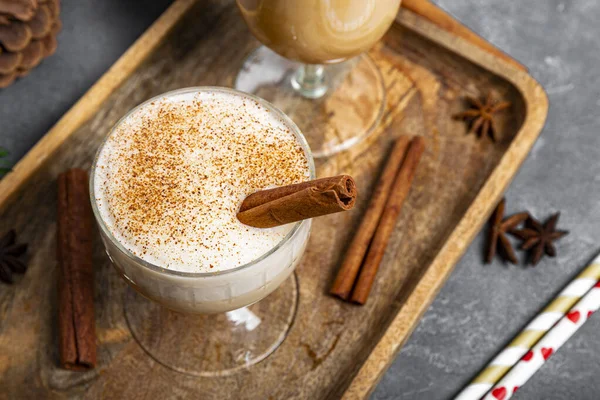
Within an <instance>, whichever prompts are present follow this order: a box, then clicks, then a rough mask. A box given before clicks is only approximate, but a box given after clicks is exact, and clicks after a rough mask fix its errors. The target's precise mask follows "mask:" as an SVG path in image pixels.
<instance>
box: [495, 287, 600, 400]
mask: <svg viewBox="0 0 600 400" xmlns="http://www.w3.org/2000/svg"><path fill="white" fill-rule="evenodd" d="M598 308H600V282H598V283H596V286H594V288H592V290H590V291H589V292H588V293H587V294H586V295H585V296H583V298H582V299H581V300H580V301H579V302H578V303H577V304H576V305H575V306H574V307H573V308H571V310H570V311H569V312H568V313H567V314H566V315H565V316H564V317H563V318H562V319H561V320H560V321H559V322H558V323H557V324H556V325H555V326H554V327H553V328H552V329H551V330H550V331H549V332H548V333H547V334H546V335H545V336H544V337H543V338H542V339H540V341H539V342H538V343H537V344H536V345H535V346H534V347H533V348H532V349H531V350H530V351H528V352H527V353H526V354H525V355H524V356H523V358H521V361H519V362H518V363H517V365H515V366H514V368H513V369H511V370H510V372H509V373H507V374H506V375H505V376H504V378H502V379H501V380H500V382H498V383H497V384H496V385H495V386H494V388H493V389H492V390H491V391H490V393H488V395H487V396H485V399H484V400H507V399H510V398H511V397H512V395H513V394H514V393H515V392H516V391H517V389H519V388H520V387H521V386H523V384H524V383H525V382H527V381H528V380H529V378H531V376H532V375H533V374H535V372H536V371H537V370H538V369H540V368H541V367H542V365H544V363H545V362H546V361H547V360H548V359H549V358H550V357H551V356H552V355H553V354H554V353H556V351H557V350H558V349H559V348H560V347H561V346H562V345H563V344H564V343H565V342H566V341H567V340H568V339H569V338H570V337H571V336H573V334H574V333H575V332H577V330H578V329H579V328H580V327H581V326H582V325H583V324H585V321H587V320H588V318H590V317H591V316H592V314H593V313H594V312H595V311H597V310H598Z"/></svg>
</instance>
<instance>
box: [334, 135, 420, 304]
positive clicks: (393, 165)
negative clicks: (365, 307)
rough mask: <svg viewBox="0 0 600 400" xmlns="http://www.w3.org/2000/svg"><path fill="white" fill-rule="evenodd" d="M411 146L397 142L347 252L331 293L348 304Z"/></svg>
mask: <svg viewBox="0 0 600 400" xmlns="http://www.w3.org/2000/svg"><path fill="white" fill-rule="evenodd" d="M409 143H410V138H409V137H408V136H401V137H400V138H398V139H397V140H396V142H395V144H394V146H393V148H392V151H391V152H390V155H389V157H388V160H387V162H386V164H385V167H384V168H383V172H382V173H381V177H380V178H379V181H378V182H377V186H376V187H375V190H374V192H373V195H372V197H371V201H370V203H369V206H368V208H367V210H366V212H365V215H364V217H363V219H362V221H361V223H360V226H359V227H358V230H357V231H356V234H355V235H354V238H353V239H352V243H350V246H349V247H348V252H347V253H346V256H345V258H344V261H343V262H342V266H341V267H340V269H339V271H338V274H337V276H336V278H335V281H334V283H333V286H332V287H331V290H330V293H331V294H332V295H334V296H338V297H340V298H342V299H344V300H348V298H349V297H350V293H351V292H352V288H353V287H354V283H355V282H356V276H357V275H358V271H359V270H360V266H361V264H362V262H363V260H364V258H365V254H366V253H367V250H368V248H369V244H370V243H371V240H372V239H373V234H374V233H375V229H377V224H378V223H379V220H380V218H381V214H382V213H383V209H384V207H385V203H386V201H387V199H388V197H389V195H390V191H391V189H392V184H393V183H394V178H395V177H396V175H397V174H398V170H399V169H400V165H402V161H403V160H404V156H405V154H406V149H407V148H408V145H409Z"/></svg>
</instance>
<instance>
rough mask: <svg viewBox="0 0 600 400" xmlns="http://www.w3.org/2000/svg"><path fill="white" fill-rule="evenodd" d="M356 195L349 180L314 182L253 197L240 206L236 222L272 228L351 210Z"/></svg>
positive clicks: (340, 176) (332, 179)
mask: <svg viewBox="0 0 600 400" xmlns="http://www.w3.org/2000/svg"><path fill="white" fill-rule="evenodd" d="M356 195H357V191H356V184H355V183H354V179H352V177H351V176H348V175H339V176H333V177H329V178H322V179H316V180H313V181H309V182H302V183H298V184H295V185H289V186H282V187H278V188H274V189H267V190H261V191H259V192H256V193H253V194H251V195H249V196H248V197H246V199H244V201H243V202H242V205H241V207H240V210H239V212H238V214H237V218H238V219H239V220H240V222H242V223H243V224H246V225H250V226H254V227H256V228H272V227H274V226H279V225H285V224H289V223H291V222H296V221H300V220H303V219H308V218H314V217H319V216H322V215H326V214H332V213H336V212H340V211H347V210H350V209H352V208H353V207H354V203H355V202H356Z"/></svg>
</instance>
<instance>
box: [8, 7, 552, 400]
mask: <svg viewBox="0 0 600 400" xmlns="http://www.w3.org/2000/svg"><path fill="white" fill-rule="evenodd" d="M195 2H196V0H176V1H175V2H174V3H173V4H172V5H171V6H169V8H168V9H167V10H166V11H165V12H164V13H163V14H162V15H161V16H160V17H159V18H158V19H157V20H156V21H155V22H154V23H153V24H152V25H151V26H150V27H149V28H148V29H147V30H146V31H145V32H144V33H143V34H142V36H140V37H139V38H138V39H137V40H136V41H135V42H134V43H133V44H132V45H131V46H130V47H129V49H128V50H127V51H126V52H125V53H124V54H123V55H122V56H121V57H120V58H119V59H118V60H117V61H116V62H115V63H114V64H113V65H112V67H111V68H109V70H108V71H107V72H106V73H104V75H102V77H101V78H100V79H99V80H98V81H96V83H95V84H94V85H92V86H91V87H90V89H88V91H87V92H86V93H85V94H84V95H83V96H82V97H81V98H80V99H79V100H78V101H77V102H76V103H75V104H74V105H73V106H72V107H71V108H70V109H69V110H68V111H67V112H66V113H65V114H64V115H63V116H62V117H61V119H60V120H59V121H58V122H57V123H56V124H55V125H54V126H53V127H52V128H51V129H50V130H49V131H48V132H47V133H46V135H44V136H43V137H42V139H40V140H39V141H38V143H37V144H36V145H35V146H34V147H33V148H32V149H31V150H30V151H29V152H28V153H27V154H26V155H25V156H24V157H23V158H22V159H21V160H20V161H19V162H18V163H17V164H16V166H15V167H14V169H13V171H12V172H11V173H10V174H8V175H6V176H5V177H4V178H3V179H2V180H1V181H0V212H2V211H4V209H5V208H6V207H7V206H8V204H9V203H10V202H11V200H12V199H13V198H14V196H16V195H17V193H18V191H19V188H20V187H21V186H22V185H23V184H25V183H26V182H27V181H28V180H29V179H30V178H31V177H32V176H33V175H34V174H35V172H36V171H37V170H38V169H39V168H41V167H42V166H43V165H44V164H45V163H46V162H47V160H48V158H49V157H50V156H51V155H52V154H53V153H54V152H55V151H56V150H57V149H58V148H59V147H60V145H61V144H62V143H63V142H64V141H65V140H66V139H68V138H69V137H70V136H71V135H72V134H73V133H74V132H75V131H77V129H78V128H79V127H81V125H83V124H84V123H85V122H86V121H87V120H88V119H89V118H90V117H92V116H93V114H94V113H95V112H96V111H97V110H98V109H99V108H100V106H101V105H102V104H103V103H104V102H105V101H106V99H107V98H108V97H109V96H110V95H111V94H112V93H113V92H114V91H115V90H116V89H117V88H118V87H119V86H121V84H122V83H123V82H124V81H125V80H126V79H127V78H128V77H129V76H130V75H131V74H132V73H133V72H134V71H135V70H136V69H137V68H138V67H139V66H140V65H141V64H142V63H143V62H144V61H145V59H146V58H147V57H148V56H149V55H151V54H152V52H153V51H154V50H155V49H156V48H157V47H158V46H159V44H160V43H161V42H162V41H163V40H164V38H165V37H166V36H167V34H168V33H169V32H170V31H171V29H172V28H173V27H174V26H175V25H176V24H177V23H178V22H179V21H180V20H181V18H182V17H183V16H184V15H185V14H186V12H187V11H189V10H190V9H191V7H192V6H193V5H194V4H195ZM399 15H402V24H403V25H405V26H407V27H409V28H410V29H411V30H414V31H415V32H417V33H419V34H420V35H422V36H424V37H426V38H428V39H430V40H432V41H434V42H435V43H438V44H440V45H442V46H443V47H446V48H447V49H449V50H450V51H452V52H454V53H456V54H458V55H460V56H461V57H463V58H465V59H468V60H469V61H471V62H472V63H474V64H477V65H479V66H481V67H483V68H485V69H487V70H489V71H490V72H492V73H494V74H496V75H498V76H500V77H501V78H504V79H506V80H507V81H509V82H510V83H512V84H513V85H514V86H515V87H516V88H517V89H518V90H519V91H520V92H521V94H522V96H523V98H524V99H525V103H526V106H527V114H526V118H525V121H524V123H523V125H522V127H521V129H520V130H519V132H518V133H517V135H516V136H515V138H514V140H513V142H512V143H511V144H510V146H509V148H508V149H507V151H506V153H505V154H504V155H503V156H502V158H501V160H500V162H499V163H498V165H497V166H496V168H495V169H494V170H493V171H492V174H491V175H490V177H489V179H488V180H487V182H486V183H485V184H484V186H483V187H482V189H481V190H480V192H479V194H478V195H477V197H476V198H475V200H474V201H473V203H472V204H471V205H470V206H469V208H468V210H467V212H466V213H465V215H464V217H463V218H462V219H461V221H460V222H459V223H458V225H457V226H456V227H455V229H454V230H453V232H452V233H451V234H450V236H449V237H448V239H447V240H446V243H445V244H444V246H443V247H442V249H441V250H440V251H439V253H438V254H437V256H436V257H435V259H434V261H433V262H432V263H431V265H430V266H429V267H428V268H427V270H426V272H425V274H424V275H423V277H422V278H421V279H420V281H419V283H418V284H417V285H416V287H415V288H414V289H413V291H412V293H411V294H410V296H409V297H408V298H407V299H406V301H405V303H404V305H403V306H402V307H401V308H400V310H399V312H398V313H397V314H396V316H395V317H394V319H393V320H392V322H391V323H390V325H389V326H388V328H387V329H386V331H385V333H384V335H383V336H382V337H381V339H380V340H379V341H378V343H377V344H376V346H375V347H374V349H373V351H372V352H371V353H370V355H369V357H368V358H367V360H366V361H365V362H364V363H363V365H362V366H361V368H360V369H359V371H358V373H357V374H356V376H355V377H354V378H353V379H352V381H351V383H350V385H349V387H348V388H347V390H346V391H345V393H344V395H343V398H344V399H354V398H365V397H366V396H368V395H369V394H370V393H371V391H372V389H373V388H374V387H375V385H376V384H377V383H378V382H379V380H380V379H381V376H382V375H383V373H384V372H385V370H386V369H387V367H388V366H389V365H390V364H391V362H392V361H393V360H394V358H395V356H396V354H397V353H398V351H399V350H400V348H401V347H402V345H403V344H404V343H405V342H406V340H407V339H408V337H409V336H410V334H411V333H412V331H413V330H414V328H415V327H416V325H417V323H418V321H419V320H420V318H421V316H422V315H423V313H424V312H425V311H426V309H427V308H428V307H429V305H430V304H431V302H432V301H433V299H434V297H435V295H436V294H437V292H438V291H439V289H440V288H441V287H442V285H443V284H444V283H445V281H446V279H447V278H448V276H449V275H450V272H452V270H453V268H454V265H455V264H456V262H457V261H458V260H459V258H460V257H461V256H462V255H463V253H464V252H465V251H466V248H467V247H468V245H469V244H470V243H471V242H472V240H473V238H474V236H475V235H476V234H477V232H479V230H480V229H481V227H482V226H483V224H484V222H485V220H486V218H487V216H489V215H490V214H491V212H492V209H493V207H494V205H495V204H496V203H497V202H498V201H499V199H500V197H501V196H502V193H503V192H504V190H505V189H506V187H507V186H508V184H509V183H510V181H511V180H512V178H513V177H514V175H515V174H516V172H517V170H518V169H519V167H520V165H521V164H522V162H523V161H524V160H525V158H526V156H527V154H528V153H529V151H530V149H531V147H532V146H533V144H534V142H535V140H536V139H537V137H538V135H539V134H540V132H541V130H542V128H543V125H544V122H545V119H546V115H547V112H548V99H547V96H546V94H545V92H544V90H543V88H542V87H541V86H540V85H539V84H538V83H537V82H536V81H535V80H534V79H533V78H532V77H531V76H530V75H528V74H527V73H526V72H523V71H520V70H519V69H517V68H515V67H514V66H513V65H511V64H510V63H508V62H506V61H504V60H502V59H501V58H499V57H497V56H494V55H492V54H491V53H489V52H487V51H484V50H482V49H480V48H479V47H477V46H475V45H473V44H471V43H469V42H467V41H466V40H464V39H462V38H460V37H457V36H453V35H452V34H450V33H448V32H447V31H445V30H443V29H441V28H439V27H437V26H436V25H434V24H432V23H430V22H428V21H426V20H424V19H423V18H421V17H418V16H417V15H416V14H413V13H412V12H410V11H407V10H404V9H403V10H401V11H400V13H399ZM397 20H398V19H397ZM482 216H484V217H486V218H482Z"/></svg>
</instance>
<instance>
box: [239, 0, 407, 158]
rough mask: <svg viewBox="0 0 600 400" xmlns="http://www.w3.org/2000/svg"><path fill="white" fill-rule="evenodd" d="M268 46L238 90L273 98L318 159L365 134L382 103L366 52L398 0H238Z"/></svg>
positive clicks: (243, 74)
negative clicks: (300, 132) (294, 123)
mask: <svg viewBox="0 0 600 400" xmlns="http://www.w3.org/2000/svg"><path fill="white" fill-rule="evenodd" d="M236 2H237V5H238V8H239V10H240V13H241V15H242V17H243V18H244V21H245V22H246V24H247V25H248V28H249V29H250V31H251V32H252V34H253V35H254V36H255V37H256V38H257V39H258V40H259V41H260V42H262V44H263V45H264V46H263V47H260V48H258V49H257V50H255V51H254V52H252V53H251V54H250V55H249V56H248V57H247V59H246V61H245V62H244V64H243V66H242V68H241V70H240V72H239V73H238V76H237V78H236V81H235V88H236V89H238V90H242V91H245V92H248V93H254V94H256V95H258V96H260V97H262V98H265V99H267V100H269V101H270V102H271V103H273V104H275V105H276V106H277V107H279V108H280V109H281V110H283V111H284V112H285V113H286V114H287V115H289V116H290V117H291V118H292V119H293V120H294V121H295V122H296V123H297V124H298V125H299V126H300V128H301V129H302V132H303V133H304V135H305V136H306V138H307V140H308V143H309V145H310V147H311V149H312V151H313V155H314V156H315V157H317V158H318V157H327V156H331V155H333V154H336V153H338V152H340V151H343V150H346V149H348V148H350V147H351V146H353V145H355V144H357V143H359V142H360V141H362V140H364V139H366V138H367V137H368V136H369V135H370V134H371V133H373V131H374V130H375V128H376V127H377V125H378V124H379V122H380V120H381V116H382V115H383V110H384V105H385V86H384V82H383V77H382V74H381V72H380V71H379V68H378V67H377V65H376V64H375V62H374V61H373V59H372V58H371V57H369V55H368V54H367V53H366V51H367V50H369V49H370V48H371V47H373V45H375V43H377V42H378V41H379V40H380V39H381V37H382V36H383V35H384V34H385V32H386V31H387V30H388V29H389V27H390V26H391V25H392V23H393V21H394V19H395V17H396V14H397V13H398V9H399V7H400V0H237V1H236Z"/></svg>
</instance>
